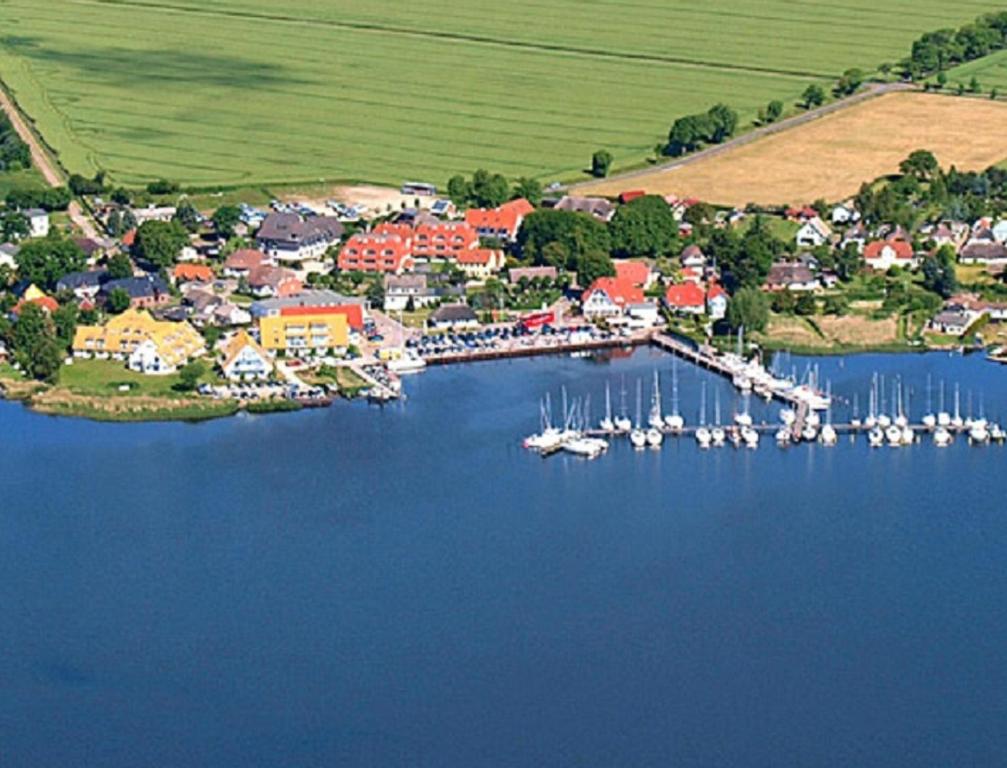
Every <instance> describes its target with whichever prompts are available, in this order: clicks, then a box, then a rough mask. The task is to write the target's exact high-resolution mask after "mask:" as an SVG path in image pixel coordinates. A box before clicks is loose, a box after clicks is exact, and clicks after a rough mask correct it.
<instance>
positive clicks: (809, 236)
mask: <svg viewBox="0 0 1007 768" xmlns="http://www.w3.org/2000/svg"><path fill="white" fill-rule="evenodd" d="M831 236H832V230H831V229H829V225H828V224H826V223H825V222H824V221H822V220H821V219H820V218H818V217H817V216H816V217H815V218H813V219H808V220H807V221H806V222H804V224H802V225H801V228H800V229H799V230H797V235H796V240H797V244H798V245H800V246H803V247H805V248H814V247H817V246H819V245H825V244H826V243H827V242H829V237H831Z"/></svg>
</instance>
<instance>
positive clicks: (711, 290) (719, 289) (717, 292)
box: [706, 283, 727, 301]
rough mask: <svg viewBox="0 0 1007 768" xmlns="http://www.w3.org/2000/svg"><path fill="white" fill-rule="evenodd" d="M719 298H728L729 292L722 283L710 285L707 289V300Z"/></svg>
mask: <svg viewBox="0 0 1007 768" xmlns="http://www.w3.org/2000/svg"><path fill="white" fill-rule="evenodd" d="M718 296H727V291H725V290H724V287H723V286H722V285H721V284H720V283H710V285H709V286H707V289H706V298H707V300H708V301H709V300H711V299H716V298H717V297H718Z"/></svg>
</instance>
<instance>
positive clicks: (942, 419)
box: [937, 379, 951, 428]
mask: <svg viewBox="0 0 1007 768" xmlns="http://www.w3.org/2000/svg"><path fill="white" fill-rule="evenodd" d="M937 425H938V426H941V427H945V428H947V427H950V426H951V414H950V413H948V412H947V411H946V410H944V379H941V393H940V406H939V407H938V409H937Z"/></svg>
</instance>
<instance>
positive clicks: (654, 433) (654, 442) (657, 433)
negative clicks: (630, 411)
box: [647, 427, 664, 448]
mask: <svg viewBox="0 0 1007 768" xmlns="http://www.w3.org/2000/svg"><path fill="white" fill-rule="evenodd" d="M663 442H664V434H662V432H661V430H659V429H657V428H655V427H651V428H650V429H648V430H647V445H648V446H649V447H651V448H660V447H661V443H663Z"/></svg>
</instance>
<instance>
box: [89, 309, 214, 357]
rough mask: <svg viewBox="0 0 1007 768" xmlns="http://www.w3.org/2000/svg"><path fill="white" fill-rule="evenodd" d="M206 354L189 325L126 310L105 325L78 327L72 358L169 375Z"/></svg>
mask: <svg viewBox="0 0 1007 768" xmlns="http://www.w3.org/2000/svg"><path fill="white" fill-rule="evenodd" d="M205 352H206V345H205V343H204V341H203V337H202V336H200V334H199V332H198V331H196V329H195V328H193V327H192V326H191V325H189V324H188V323H185V322H181V323H173V322H169V321H163V320H155V319H154V318H153V317H151V316H150V313H149V312H146V311H144V310H141V309H127V310H126V311H125V312H123V313H122V314H121V315H116V316H115V317H113V318H111V319H110V320H109V321H108V322H107V323H105V325H81V326H78V327H77V331H76V333H75V334H74V337H73V354H74V356H75V357H99V358H107V357H112V358H115V359H117V360H126V361H127V362H128V364H129V367H130V368H131V369H133V370H136V371H140V372H141V373H171V372H172V371H174V370H176V369H177V368H179V367H180V366H182V365H185V363H187V362H188V361H189V360H190V359H192V358H194V357H199V356H200V355H202V354H203V353H205Z"/></svg>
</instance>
